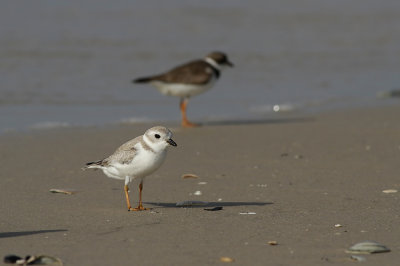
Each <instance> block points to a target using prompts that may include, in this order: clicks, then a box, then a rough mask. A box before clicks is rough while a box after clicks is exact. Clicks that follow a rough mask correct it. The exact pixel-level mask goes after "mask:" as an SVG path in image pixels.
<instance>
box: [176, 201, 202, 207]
mask: <svg viewBox="0 0 400 266" xmlns="http://www.w3.org/2000/svg"><path fill="white" fill-rule="evenodd" d="M207 204H208V202H207V201H198V200H187V201H180V202H177V203H176V207H192V206H205V205H207Z"/></svg>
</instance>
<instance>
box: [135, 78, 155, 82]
mask: <svg viewBox="0 0 400 266" xmlns="http://www.w3.org/2000/svg"><path fill="white" fill-rule="evenodd" d="M152 80H153V77H143V78H136V79H134V80H132V83H148V82H150V81H152Z"/></svg>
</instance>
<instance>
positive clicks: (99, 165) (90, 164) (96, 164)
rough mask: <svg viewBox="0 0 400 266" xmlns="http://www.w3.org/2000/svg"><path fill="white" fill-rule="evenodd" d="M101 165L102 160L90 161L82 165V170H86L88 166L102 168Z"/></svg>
mask: <svg viewBox="0 0 400 266" xmlns="http://www.w3.org/2000/svg"><path fill="white" fill-rule="evenodd" d="M102 166H103V160H100V161H97V162H90V163H87V164H86V165H85V166H84V167H82V170H84V171H85V170H87V169H89V168H102Z"/></svg>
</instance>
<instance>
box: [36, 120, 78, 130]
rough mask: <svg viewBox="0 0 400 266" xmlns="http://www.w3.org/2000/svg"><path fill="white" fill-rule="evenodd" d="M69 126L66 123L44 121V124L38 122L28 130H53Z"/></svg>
mask: <svg viewBox="0 0 400 266" xmlns="http://www.w3.org/2000/svg"><path fill="white" fill-rule="evenodd" d="M70 126H71V125H70V124H69V123H66V122H57V121H46V122H40V123H36V124H33V125H31V126H30V127H29V128H31V129H53V128H64V127H70Z"/></svg>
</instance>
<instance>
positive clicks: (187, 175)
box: [182, 174, 199, 179]
mask: <svg viewBox="0 0 400 266" xmlns="http://www.w3.org/2000/svg"><path fill="white" fill-rule="evenodd" d="M198 177H199V176H197V175H195V174H183V175H182V178H183V179H188V178H198Z"/></svg>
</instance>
